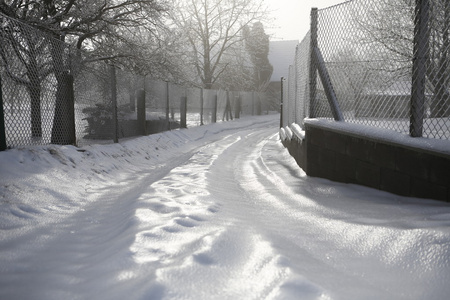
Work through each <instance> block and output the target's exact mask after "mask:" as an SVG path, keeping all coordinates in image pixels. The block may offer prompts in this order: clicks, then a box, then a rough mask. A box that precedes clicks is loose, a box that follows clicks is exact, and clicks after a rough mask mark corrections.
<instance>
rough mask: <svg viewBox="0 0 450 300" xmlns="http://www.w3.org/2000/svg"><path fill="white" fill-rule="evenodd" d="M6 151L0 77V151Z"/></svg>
mask: <svg viewBox="0 0 450 300" xmlns="http://www.w3.org/2000/svg"><path fill="white" fill-rule="evenodd" d="M4 150H6V131H5V115H4V112H3V94H2V77H1V76H0V151H4Z"/></svg>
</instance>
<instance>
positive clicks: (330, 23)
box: [283, 0, 450, 139]
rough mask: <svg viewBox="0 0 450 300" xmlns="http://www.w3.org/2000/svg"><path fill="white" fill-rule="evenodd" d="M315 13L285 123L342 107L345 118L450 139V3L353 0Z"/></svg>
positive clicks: (301, 51) (436, 0)
mask: <svg viewBox="0 0 450 300" xmlns="http://www.w3.org/2000/svg"><path fill="white" fill-rule="evenodd" d="M311 18H312V19H311V30H310V32H309V33H308V35H307V36H306V37H305V39H304V40H303V41H302V42H301V43H300V44H299V45H298V47H297V51H296V58H295V62H294V63H293V67H294V68H295V72H293V73H294V74H293V75H291V74H290V77H291V76H295V78H296V79H295V80H292V79H291V78H288V79H287V80H286V84H287V85H288V87H287V90H288V91H290V90H293V91H295V92H294V93H292V92H289V93H284V95H286V96H287V97H285V99H284V101H283V102H284V104H283V105H284V106H286V102H287V103H288V105H287V106H288V107H289V110H291V109H294V111H295V113H294V116H292V115H290V114H291V113H290V112H287V111H286V112H285V114H284V115H285V116H286V115H287V116H288V118H287V119H286V120H284V121H283V122H284V126H286V125H288V124H290V123H293V122H295V123H298V124H299V125H301V126H302V123H303V119H304V118H305V117H313V118H327V119H336V111H334V110H335V109H337V110H338V114H340V116H341V118H342V120H345V121H346V122H351V123H358V124H363V125H367V126H375V127H381V128H386V129H391V130H395V131H398V132H401V133H406V134H410V135H411V136H423V137H429V138H438V139H450V97H449V88H450V85H449V84H450V82H449V80H450V78H449V76H450V72H449V71H450V69H449V51H450V40H449V30H450V2H449V1H445V0H422V1H404V0H353V1H347V2H345V3H343V4H340V5H336V6H332V7H330V8H326V9H322V10H314V9H313V10H312V14H311ZM292 85H294V86H293V87H292ZM333 99H334V100H336V103H335V104H333Z"/></svg>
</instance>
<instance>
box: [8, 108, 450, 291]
mask: <svg viewBox="0 0 450 300" xmlns="http://www.w3.org/2000/svg"><path fill="white" fill-rule="evenodd" d="M278 124H279V120H278V116H277V115H269V116H264V117H252V118H246V119H241V120H235V121H233V122H226V123H219V124H212V125H207V126H201V127H197V128H193V129H189V130H176V131H171V132H166V133H162V134H156V135H151V136H148V137H140V138H136V139H131V140H127V141H124V142H122V143H121V144H115V145H94V146H86V147H84V148H82V149H78V148H75V147H71V146H64V147H61V146H45V147H43V146H41V147H29V148H24V149H13V150H8V151H6V152H2V153H0V166H1V169H0V299H46V300H47V299H447V298H448V295H450V284H449V282H450V206H449V205H447V204H445V203H441V202H436V201H431V200H420V199H413V198H405V197H400V196H396V195H392V194H389V193H385V192H381V191H376V190H372V189H369V188H365V187H360V186H356V185H345V184H339V183H334V182H331V181H327V180H323V179H318V178H310V177H307V176H306V175H305V174H304V172H303V171H302V170H301V169H300V168H299V167H298V166H297V165H296V164H295V162H294V160H293V159H292V158H291V157H290V156H289V155H288V153H287V151H286V150H285V149H284V148H283V146H282V145H281V143H280V141H279V137H278Z"/></svg>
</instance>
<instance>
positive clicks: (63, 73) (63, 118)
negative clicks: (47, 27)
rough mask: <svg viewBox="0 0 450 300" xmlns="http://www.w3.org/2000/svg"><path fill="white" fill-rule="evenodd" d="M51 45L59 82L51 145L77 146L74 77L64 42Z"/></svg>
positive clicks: (56, 76) (53, 41)
mask: <svg viewBox="0 0 450 300" xmlns="http://www.w3.org/2000/svg"><path fill="white" fill-rule="evenodd" d="M50 43H51V47H50V51H51V55H52V60H53V69H54V74H55V78H56V81H57V89H56V93H55V98H56V99H55V115H54V118H53V127H52V137H51V143H52V144H59V145H71V144H72V145H73V144H75V116H74V91H73V76H72V75H71V74H70V72H69V70H68V68H66V64H65V61H64V56H63V54H64V50H65V48H64V47H65V45H64V44H63V42H62V41H58V40H52V41H51V42H50Z"/></svg>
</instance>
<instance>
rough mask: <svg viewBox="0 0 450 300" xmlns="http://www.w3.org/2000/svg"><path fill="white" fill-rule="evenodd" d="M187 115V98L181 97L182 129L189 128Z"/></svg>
mask: <svg viewBox="0 0 450 300" xmlns="http://www.w3.org/2000/svg"><path fill="white" fill-rule="evenodd" d="M186 114H187V97H186V96H181V97H180V127H181V128H187V120H186Z"/></svg>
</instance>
